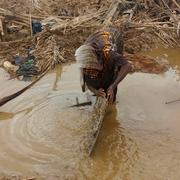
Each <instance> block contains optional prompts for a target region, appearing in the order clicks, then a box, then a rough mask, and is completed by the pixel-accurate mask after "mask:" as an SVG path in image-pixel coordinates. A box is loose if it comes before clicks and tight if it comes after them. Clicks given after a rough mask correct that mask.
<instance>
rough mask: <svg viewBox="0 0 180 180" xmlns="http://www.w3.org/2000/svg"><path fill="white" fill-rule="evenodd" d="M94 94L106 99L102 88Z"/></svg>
mask: <svg viewBox="0 0 180 180" xmlns="http://www.w3.org/2000/svg"><path fill="white" fill-rule="evenodd" d="M95 94H96V96H101V97H104V98H105V97H106V93H105V91H104V89H102V88H100V89H98V90H96V92H95Z"/></svg>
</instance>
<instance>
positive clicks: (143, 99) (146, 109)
mask: <svg viewBox="0 0 180 180" xmlns="http://www.w3.org/2000/svg"><path fill="white" fill-rule="evenodd" d="M148 54H151V55H153V56H162V57H166V58H167V59H168V60H169V62H170V64H172V65H173V66H175V65H176V66H177V67H179V68H180V49H176V50H170V49H168V50H167V49H166V50H164V49H158V50H154V51H152V52H149V53H148ZM177 67H176V70H174V69H172V68H170V69H169V70H168V71H167V72H166V73H163V74H161V75H155V74H147V73H134V74H129V75H128V76H127V77H126V78H125V79H124V80H123V82H122V83H120V84H119V89H118V94H117V101H118V102H117V104H116V105H112V106H110V107H109V108H108V110H107V113H106V115H105V118H104V122H103V127H102V129H101V132H100V135H99V138H98V140H97V144H96V146H95V148H94V151H93V154H92V157H90V158H89V157H87V156H85V155H84V153H83V151H82V145H83V143H84V136H85V135H86V133H87V131H86V130H87V129H88V118H89V117H90V112H91V107H83V108H82V107H81V108H77V107H73V108H72V107H70V106H71V105H74V104H76V97H78V99H79V101H80V102H84V101H87V96H86V95H85V94H83V93H81V90H80V87H79V76H78V69H77V65H76V64H69V65H66V66H64V67H63V68H61V67H57V68H56V70H54V71H52V72H50V73H49V74H48V75H46V76H45V77H43V79H41V80H40V81H39V82H38V83H37V84H35V85H34V86H33V87H32V88H31V89H29V90H27V91H26V92H25V93H24V94H22V95H21V96H19V97H17V98H16V99H14V100H12V101H11V102H8V103H7V104H6V105H4V106H2V107H0V173H2V174H8V175H22V176H23V175H29V176H37V175H39V174H42V175H45V176H49V175H56V176H58V177H60V179H78V180H79V179H80V180H81V179H82V180H86V179H87V180H179V179H180V171H179V169H180V111H179V109H180V102H175V103H172V104H165V102H167V101H171V100H175V99H180V81H179V77H180V76H179V73H178V71H177ZM0 74H1V77H0V81H1V91H0V96H1V97H2V96H6V95H9V94H11V93H12V92H15V91H16V90H17V89H21V88H22V87H24V86H25V85H27V84H28V82H24V83H18V82H17V81H15V80H10V81H7V78H8V77H7V76H6V74H5V72H3V70H1V71H0ZM16 83H18V84H16Z"/></svg>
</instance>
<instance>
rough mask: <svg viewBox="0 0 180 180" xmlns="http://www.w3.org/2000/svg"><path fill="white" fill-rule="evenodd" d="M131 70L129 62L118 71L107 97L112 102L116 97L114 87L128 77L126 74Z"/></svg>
mask: <svg viewBox="0 0 180 180" xmlns="http://www.w3.org/2000/svg"><path fill="white" fill-rule="evenodd" d="M130 70H131V65H130V64H129V63H127V64H125V65H123V66H121V68H120V70H119V71H118V73H117V77H116V79H115V80H114V82H113V83H112V84H111V85H110V86H109V88H108V90H107V98H108V101H109V102H110V103H111V102H113V99H114V89H115V88H116V87H117V86H118V84H119V83H120V82H121V81H122V80H123V79H124V78H125V77H126V75H127V74H128V73H129V71H130Z"/></svg>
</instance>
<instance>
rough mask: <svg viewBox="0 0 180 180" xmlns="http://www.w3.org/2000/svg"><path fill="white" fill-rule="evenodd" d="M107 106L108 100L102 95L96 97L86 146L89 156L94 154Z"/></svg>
mask: <svg viewBox="0 0 180 180" xmlns="http://www.w3.org/2000/svg"><path fill="white" fill-rule="evenodd" d="M107 106H108V103H107V100H106V99H105V98H102V97H98V98H97V99H96V103H95V104H94V106H93V110H92V113H91V117H90V123H91V127H90V133H89V134H88V137H87V144H86V147H85V150H86V152H87V155H88V156H91V155H92V152H93V149H94V146H95V144H96V141H97V138H98V135H99V132H100V130H101V127H102V123H103V119H104V115H105V112H106V108H107Z"/></svg>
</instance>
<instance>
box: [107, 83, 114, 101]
mask: <svg viewBox="0 0 180 180" xmlns="http://www.w3.org/2000/svg"><path fill="white" fill-rule="evenodd" d="M107 99H108V102H109V103H110V104H112V103H113V100H114V89H113V87H112V86H110V87H109V88H108V89H107Z"/></svg>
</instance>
